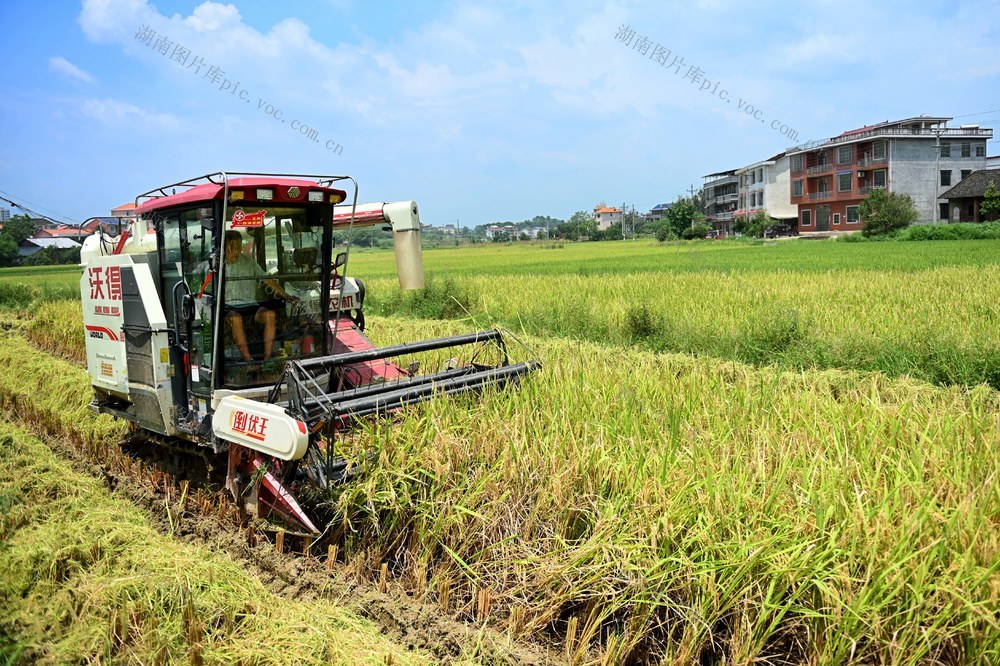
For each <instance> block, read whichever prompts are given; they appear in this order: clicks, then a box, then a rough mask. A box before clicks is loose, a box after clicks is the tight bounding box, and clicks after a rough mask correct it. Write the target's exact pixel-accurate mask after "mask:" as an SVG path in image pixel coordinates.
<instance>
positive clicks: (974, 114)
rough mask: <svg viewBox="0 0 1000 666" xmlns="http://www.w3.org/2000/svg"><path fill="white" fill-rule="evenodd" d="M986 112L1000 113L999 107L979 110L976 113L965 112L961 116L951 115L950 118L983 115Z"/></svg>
mask: <svg viewBox="0 0 1000 666" xmlns="http://www.w3.org/2000/svg"><path fill="white" fill-rule="evenodd" d="M987 113H1000V109H993V110H992V111H979V112H978V113H966V114H965V115H962V116H952V118H971V117H972V116H985V115H986V114H987Z"/></svg>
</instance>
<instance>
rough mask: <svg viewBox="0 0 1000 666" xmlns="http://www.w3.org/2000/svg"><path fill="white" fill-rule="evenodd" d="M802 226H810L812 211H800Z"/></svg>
mask: <svg viewBox="0 0 1000 666" xmlns="http://www.w3.org/2000/svg"><path fill="white" fill-rule="evenodd" d="M802 226H803V227H811V226H812V211H811V210H804V211H802Z"/></svg>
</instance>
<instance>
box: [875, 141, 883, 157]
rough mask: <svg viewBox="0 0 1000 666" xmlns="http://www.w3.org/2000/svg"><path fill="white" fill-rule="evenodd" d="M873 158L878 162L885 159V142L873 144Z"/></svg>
mask: <svg viewBox="0 0 1000 666" xmlns="http://www.w3.org/2000/svg"><path fill="white" fill-rule="evenodd" d="M872 156H873V157H874V158H875V159H877V160H884V159H885V141H876V142H875V143H873V144H872Z"/></svg>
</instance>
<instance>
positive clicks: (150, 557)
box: [0, 422, 430, 664]
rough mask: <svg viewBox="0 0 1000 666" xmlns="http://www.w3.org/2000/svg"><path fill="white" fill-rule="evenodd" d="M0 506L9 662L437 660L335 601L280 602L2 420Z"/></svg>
mask: <svg viewBox="0 0 1000 666" xmlns="http://www.w3.org/2000/svg"><path fill="white" fill-rule="evenodd" d="M0 507H2V508H3V511H2V513H0V618H2V620H0V630H2V631H3V632H4V633H5V634H6V635H7V639H8V641H13V643H7V642H5V641H2V640H0V656H5V655H6V658H5V660H4V663H18V662H19V660H21V661H23V662H24V663H27V662H28V660H30V661H31V663H50V664H64V663H111V664H127V663H196V664H201V663H219V664H235V663H255V664H288V663H300V664H330V663H339V664H359V663H368V664H386V663H400V664H420V663H430V659H429V658H428V657H427V656H426V655H421V654H420V653H419V652H414V651H411V650H408V649H407V648H404V647H402V646H399V645H395V644H393V643H392V642H391V641H390V640H388V639H387V638H386V637H384V636H382V635H380V632H379V631H378V629H377V628H376V627H375V626H374V625H373V624H371V623H370V622H367V621H364V620H360V619H359V618H358V617H357V616H355V615H353V614H351V613H349V612H347V611H345V610H343V609H342V608H340V607H338V606H337V605H335V604H333V603H330V602H327V601H301V600H295V601H291V600H288V599H282V598H279V597H277V596H276V595H275V594H273V593H272V592H270V591H268V590H267V589H265V588H264V586H263V585H262V584H261V583H260V582H259V581H257V580H256V579H254V577H253V576H252V575H250V574H248V573H247V572H246V571H244V570H243V569H242V567H241V566H240V565H239V564H237V563H236V562H233V561H232V560H231V559H229V558H228V557H226V556H225V555H220V554H218V553H212V552H209V551H207V550H205V549H203V548H199V547H197V546H194V545H190V544H184V543H181V542H179V541H177V540H175V539H171V538H169V537H164V536H161V535H160V534H158V533H157V532H156V531H155V529H154V528H153V527H152V526H151V525H150V524H149V523H148V522H147V519H146V518H145V517H144V516H143V514H142V513H141V512H140V511H139V510H137V509H136V508H135V507H132V506H130V505H129V504H127V503H126V502H124V501H122V500H120V499H115V498H113V497H112V496H111V494H110V493H109V492H108V491H107V490H106V489H105V488H103V487H102V483H101V481H99V480H97V479H94V478H92V477H89V476H87V475H84V474H81V473H78V472H74V471H73V470H72V469H70V467H69V465H68V464H67V463H66V462H63V461H60V460H58V459H56V458H55V456H53V454H52V452H51V451H50V450H49V449H48V447H47V446H45V445H44V444H43V443H42V442H40V441H38V440H37V439H35V438H34V437H31V436H29V435H26V434H25V433H23V432H21V431H18V430H17V429H15V428H13V427H12V426H10V425H9V424H7V423H4V422H0ZM7 659H10V661H7Z"/></svg>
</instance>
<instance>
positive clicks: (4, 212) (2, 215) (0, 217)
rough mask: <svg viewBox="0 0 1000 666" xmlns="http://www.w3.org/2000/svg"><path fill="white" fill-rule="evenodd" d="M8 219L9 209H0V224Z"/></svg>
mask: <svg viewBox="0 0 1000 666" xmlns="http://www.w3.org/2000/svg"><path fill="white" fill-rule="evenodd" d="M9 219H10V208H3V207H0V224H3V223H4V222H6V221H7V220H9Z"/></svg>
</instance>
